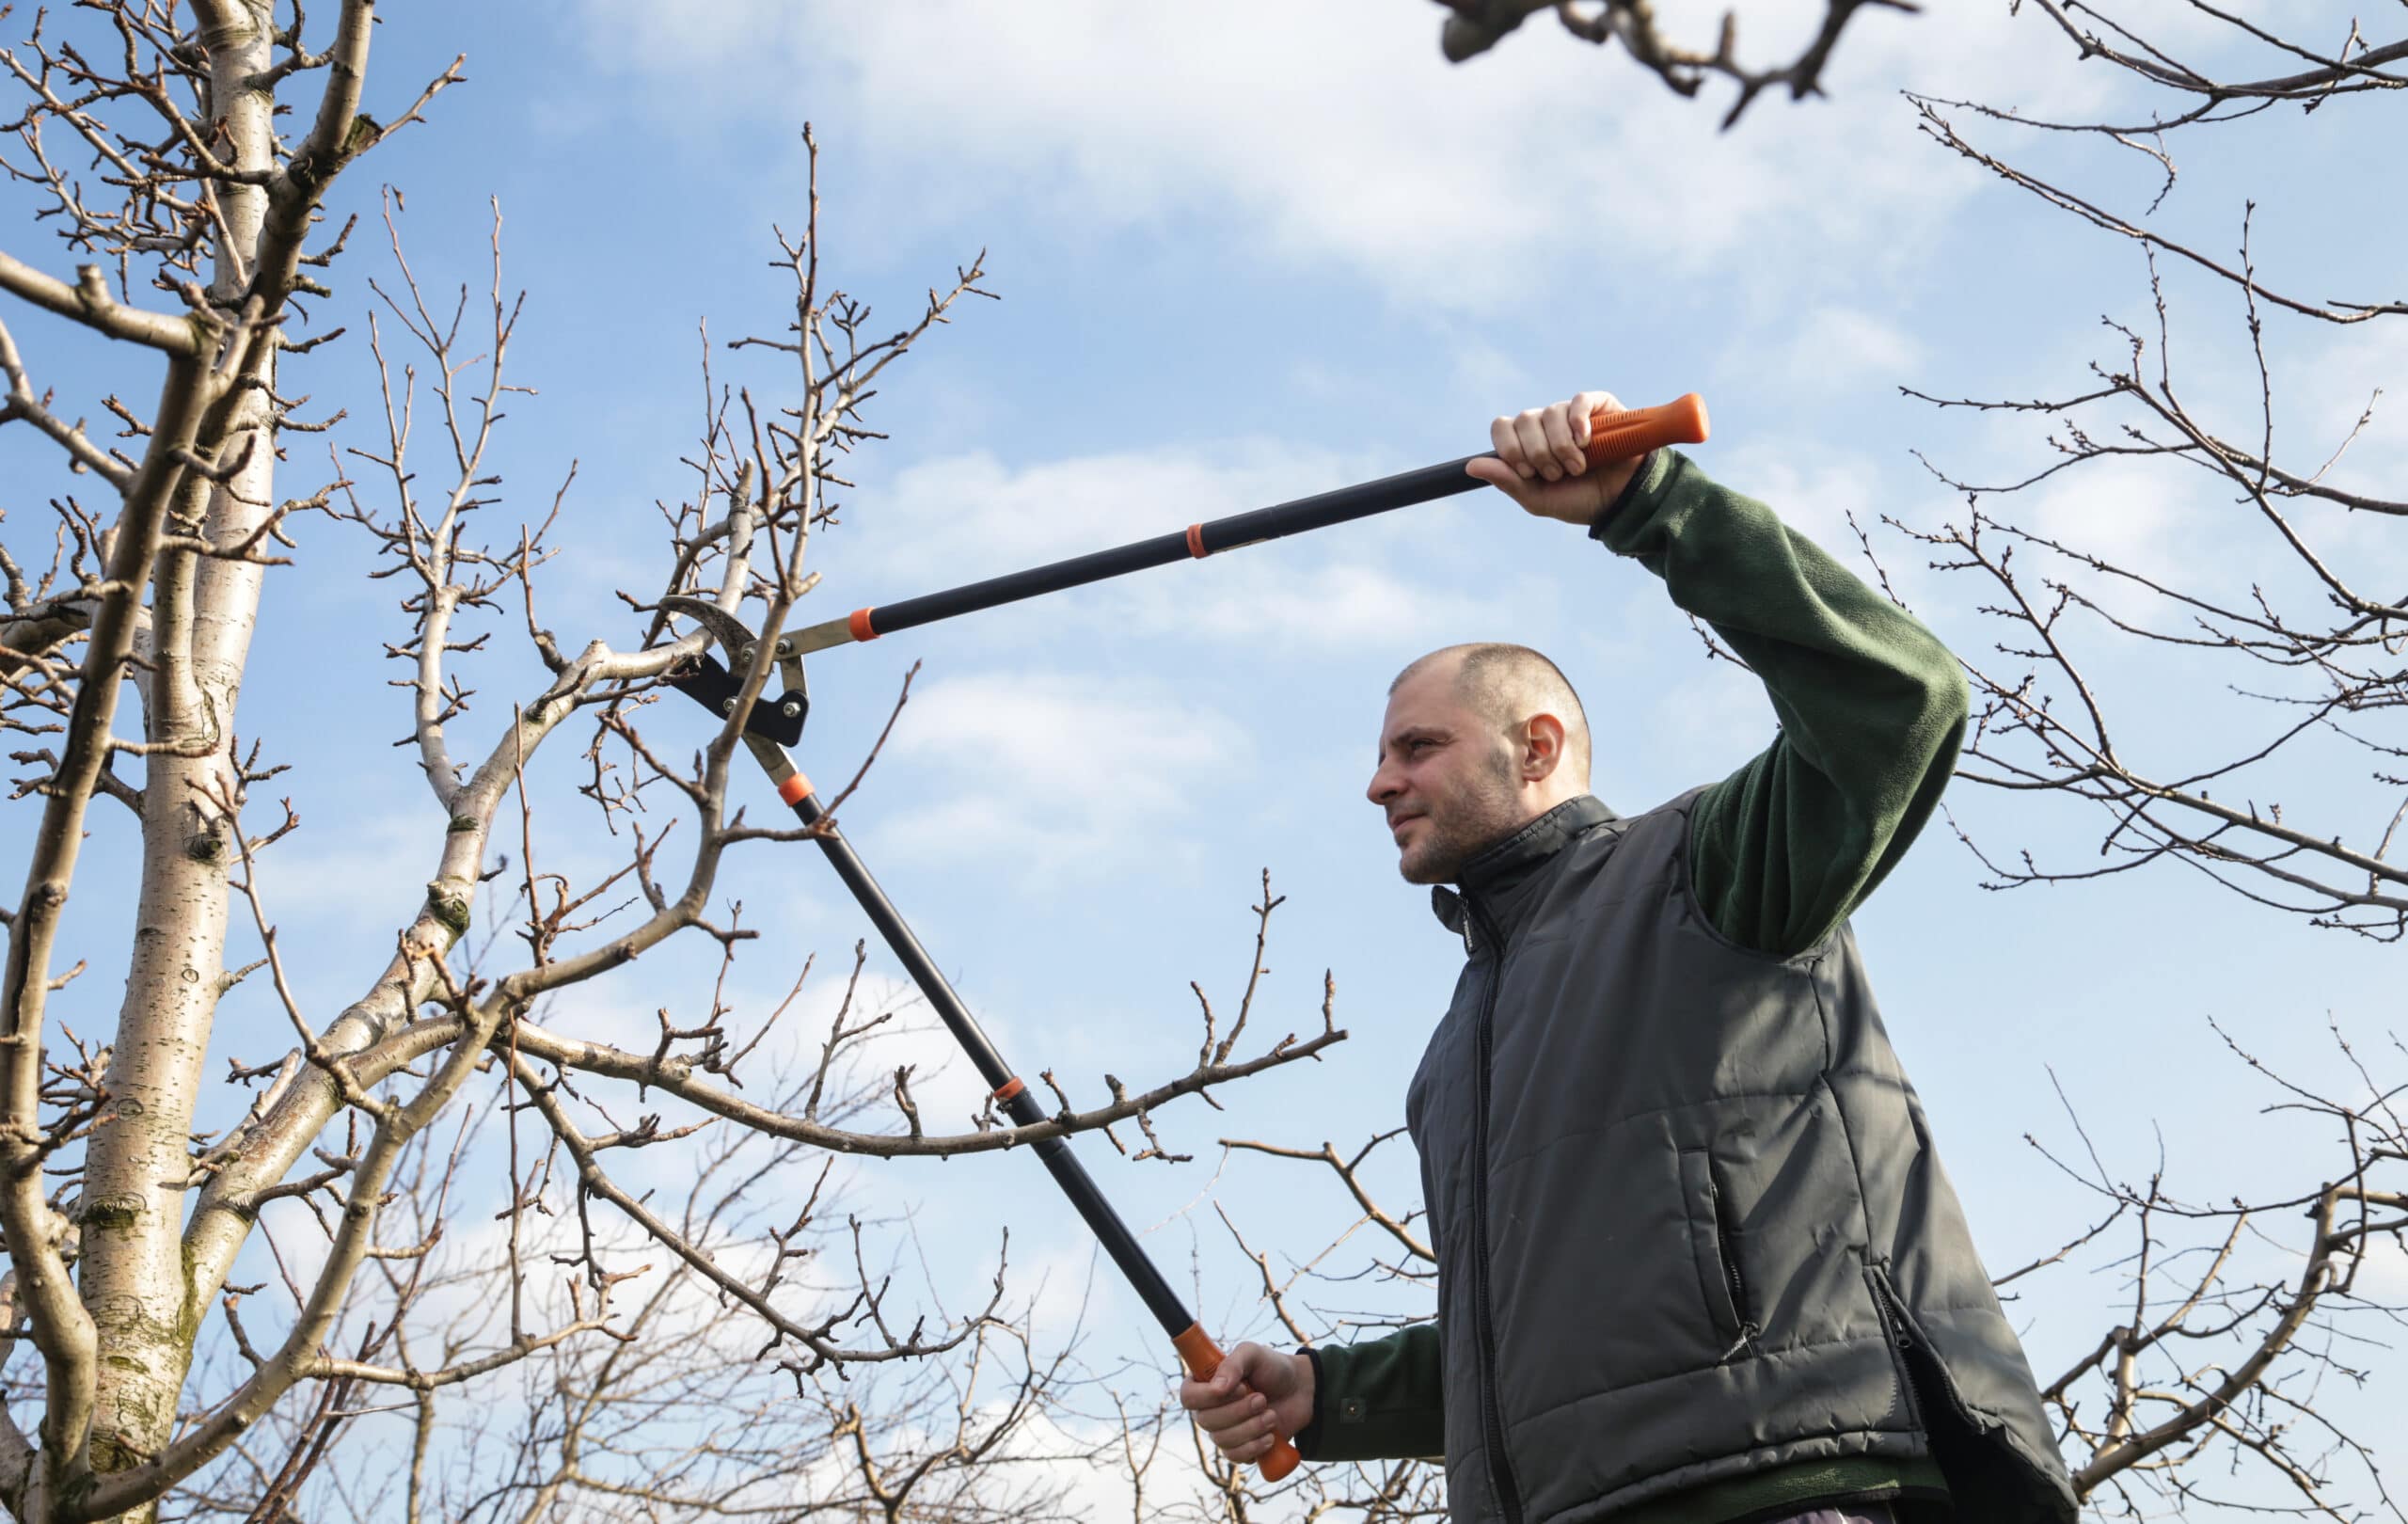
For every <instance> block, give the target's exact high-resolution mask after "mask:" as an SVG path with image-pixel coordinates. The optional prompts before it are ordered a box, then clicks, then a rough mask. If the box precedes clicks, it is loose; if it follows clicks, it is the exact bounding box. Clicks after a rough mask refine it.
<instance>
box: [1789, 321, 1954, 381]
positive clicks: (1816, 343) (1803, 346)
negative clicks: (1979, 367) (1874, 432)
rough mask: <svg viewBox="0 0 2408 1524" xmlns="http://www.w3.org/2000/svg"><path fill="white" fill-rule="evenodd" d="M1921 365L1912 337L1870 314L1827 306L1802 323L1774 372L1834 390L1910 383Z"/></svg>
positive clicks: (1917, 345)
mask: <svg viewBox="0 0 2408 1524" xmlns="http://www.w3.org/2000/svg"><path fill="white" fill-rule="evenodd" d="M1922 361H1923V345H1922V344H1920V343H1919V342H1917V341H1915V338H1914V336H1913V335H1911V334H1909V333H1908V332H1906V331H1905V330H1903V329H1901V328H1899V327H1898V326H1897V325H1894V324H1892V323H1889V322H1886V321H1884V320H1883V319H1881V318H1879V317H1877V316H1876V315H1874V314H1873V313H1871V312H1867V311H1863V310H1860V309H1857V308H1852V307H1840V306H1832V305H1829V304H1826V305H1824V306H1820V307H1816V308H1814V309H1813V310H1809V311H1808V312H1807V313H1806V314H1805V315H1804V316H1803V317H1801V318H1799V319H1798V322H1797V324H1796V325H1794V327H1793V328H1792V329H1791V331H1790V333H1789V336H1788V342H1787V343H1786V344H1785V345H1784V346H1783V347H1782V351H1781V353H1780V355H1779V357H1778V358H1777V359H1776V361H1775V367H1776V368H1777V369H1778V370H1779V371H1780V372H1781V373H1783V374H1785V375H1786V376H1787V377H1788V378H1789V380H1790V381H1791V382H1792V383H1794V384H1795V385H1797V386H1799V387H1802V388H1811V389H1830V388H1835V387H1839V386H1842V385H1845V384H1846V383H1848V382H1852V381H1859V380H1862V379H1864V378H1867V377H1873V378H1877V379H1879V380H1882V381H1897V380H1902V379H1905V378H1907V377H1908V376H1909V374H1910V373H1912V372H1913V370H1914V368H1915V367H1916V366H1917V365H1919V364H1921V363H1922Z"/></svg>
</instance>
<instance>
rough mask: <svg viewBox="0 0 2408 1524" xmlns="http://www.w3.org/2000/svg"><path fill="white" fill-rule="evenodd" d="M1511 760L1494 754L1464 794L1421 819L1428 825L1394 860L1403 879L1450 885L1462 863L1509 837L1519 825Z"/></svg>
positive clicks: (1461, 867)
mask: <svg viewBox="0 0 2408 1524" xmlns="http://www.w3.org/2000/svg"><path fill="white" fill-rule="evenodd" d="M1517 781H1518V780H1517V778H1516V776H1515V772H1514V768H1513V760H1512V759H1511V758H1510V757H1499V758H1497V761H1496V764H1495V765H1494V767H1492V768H1490V769H1487V770H1482V771H1481V773H1480V774H1479V776H1478V777H1477V779H1475V780H1474V784H1473V786H1472V787H1471V788H1470V789H1469V790H1467V791H1466V792H1465V795H1464V797H1463V798H1462V799H1460V800H1458V801H1455V802H1452V803H1450V804H1449V805H1448V806H1447V807H1446V808H1445V809H1444V810H1443V811H1441V810H1433V811H1431V812H1430V813H1429V814H1428V815H1426V816H1424V817H1423V818H1424V819H1426V820H1428V821H1429V822H1430V829H1429V832H1428V833H1427V834H1425V835H1424V836H1423V837H1422V838H1421V839H1420V840H1419V841H1418V842H1416V843H1414V844H1413V845H1412V846H1411V847H1408V848H1406V849H1404V850H1403V851H1402V853H1400V854H1399V856H1398V858H1397V865H1396V866H1397V871H1398V872H1399V873H1400V874H1402V875H1403V877H1404V881H1405V882H1407V883H1452V882H1454V881H1456V879H1457V877H1458V876H1459V875H1460V874H1461V873H1462V872H1463V867H1464V865H1465V864H1466V863H1468V862H1470V861H1471V860H1472V859H1473V858H1475V857H1478V856H1479V855H1480V854H1481V852H1483V851H1485V850H1487V849H1489V848H1490V847H1493V846H1495V845H1496V844H1497V842H1499V841H1502V840H1503V839H1504V838H1505V837H1506V836H1508V835H1511V834H1512V833H1513V832H1514V831H1515V830H1516V829H1518V828H1519V827H1520V825H1521V823H1522V821H1521V813H1520V810H1519V808H1518V802H1517V800H1516V798H1515V795H1516V788H1515V784H1516V782H1517Z"/></svg>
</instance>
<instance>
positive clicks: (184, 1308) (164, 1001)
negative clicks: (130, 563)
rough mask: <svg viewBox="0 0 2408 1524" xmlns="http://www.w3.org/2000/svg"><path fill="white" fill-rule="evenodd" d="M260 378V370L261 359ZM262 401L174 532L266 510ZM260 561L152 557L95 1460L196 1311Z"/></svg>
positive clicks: (162, 1413) (170, 1405)
mask: <svg viewBox="0 0 2408 1524" xmlns="http://www.w3.org/2000/svg"><path fill="white" fill-rule="evenodd" d="M229 9H230V11H231V14H222V15H220V16H218V17H215V18H213V19H214V21H215V22H216V24H214V25H212V26H210V27H208V28H206V29H205V30H204V32H203V37H202V40H203V42H204V44H205V46H206V47H207V48H208V52H209V70H210V126H211V128H212V130H213V132H214V135H216V137H217V141H218V142H220V143H221V144H223V145H224V148H223V149H222V150H221V151H223V152H225V153H226V154H227V155H228V156H229V157H230V160H231V161H232V162H233V164H234V165H235V166H236V167H239V168H242V169H246V170H258V171H266V170H269V169H272V168H273V167H274V139H273V135H272V128H271V124H270V111H271V108H272V107H273V105H274V100H273V97H272V96H271V95H270V94H269V93H268V92H266V91H263V90H261V89H257V88H255V87H252V85H251V83H250V81H251V79H252V77H253V76H254V75H256V74H258V73H259V72H261V71H264V70H265V69H267V68H268V66H269V65H270V63H271V62H272V61H273V59H272V55H271V48H272V43H273V28H272V17H271V15H270V12H269V9H268V8H267V7H266V6H265V5H261V4H258V3H256V0H243V3H242V5H241V6H240V7H239V8H229ZM219 199H220V203H221V206H222V209H223V212H224V215H225V220H226V227H227V236H226V237H225V238H224V239H223V240H222V241H221V243H220V244H219V246H218V247H217V248H216V250H215V260H214V270H213V272H212V276H213V278H212V280H211V285H210V295H211V297H212V298H213V300H214V303H215V304H216V305H217V306H218V307H219V309H220V310H225V311H228V312H229V313H231V312H232V311H233V310H235V309H237V308H239V307H240V305H241V304H242V302H243V300H244V298H245V294H246V288H247V287H248V286H249V284H250V279H251V275H252V273H253V272H254V270H255V269H256V267H257V263H258V260H259V255H260V251H261V239H260V231H261V227H262V225H263V222H264V218H265V215H266V212H267V192H266V191H265V190H264V189H263V188H261V187H260V186H255V185H242V184H221V185H220V187H219ZM261 379H262V380H263V381H266V382H268V383H269V384H271V385H272V384H273V380H274V371H273V367H272V364H271V365H269V366H267V367H263V368H262V373H261ZM267 418H268V405H267V401H266V395H265V393H264V392H263V391H261V390H258V389H253V390H250V391H248V392H246V393H245V394H244V395H243V396H242V397H241V398H240V399H239V400H237V402H236V403H235V405H234V409H233V412H232V414H231V418H230V423H229V426H228V427H227V428H226V429H225V430H224V432H223V433H222V434H221V435H220V436H219V437H216V438H212V439H204V440H203V441H201V443H202V447H203V448H204V449H205V450H207V449H213V448H214V451H215V453H216V456H217V459H218V460H219V461H220V462H221V463H223V462H230V461H233V460H236V459H241V460H243V462H244V464H243V466H242V468H241V469H240V470H239V471H237V472H236V473H235V474H234V475H233V477H232V478H231V479H230V481H229V482H227V483H225V484H212V483H210V482H207V481H205V480H203V479H200V478H198V477H195V478H193V479H191V480H190V481H189V482H188V484H187V490H186V491H185V492H184V493H182V494H181V495H180V497H179V500H178V501H177V504H176V511H175V513H174V515H173V516H172V517H171V519H170V522H169V525H168V529H169V532H170V533H171V534H174V535H179V536H183V537H187V538H189V537H194V536H198V537H201V538H204V539H206V540H207V541H209V542H211V543H214V544H217V545H225V544H229V543H231V542H237V541H240V540H241V539H242V538H243V537H244V536H245V535H246V534H247V533H248V532H251V531H252V530H254V529H256V528H258V526H259V524H260V523H261V520H262V519H264V518H265V517H266V516H267V515H268V514H269V513H271V512H272V511H273V502H274V498H273V494H274V491H275V461H276V452H275V448H274V440H273V438H272V437H271V436H270V435H269V433H268V430H267V429H266V427H265V424H266V422H267ZM263 570H264V568H263V567H262V566H261V565H260V564H257V563H256V562H251V561H231V560H225V559H218V558H213V557H205V556H201V555H199V554H197V553H196V552H195V551H194V550H192V549H190V548H179V547H170V548H166V549H163V550H162V551H161V552H160V553H159V555H158V557H157V559H156V562H155V564H154V566H153V571H152V578H151V609H152V629H153V644H152V652H153V661H154V663H155V665H154V668H153V671H152V673H151V674H150V681H149V682H148V683H146V684H145V685H143V691H144V697H145V700H146V702H145V705H144V710H145V715H144V719H145V724H144V735H145V739H146V741H147V742H148V743H149V744H150V746H151V747H152V748H154V750H152V751H151V752H150V754H149V756H148V758H147V760H146V765H145V768H144V791H143V822H142V844H143V848H142V872H141V888H140V899H139V902H138V905H137V908H136V912H135V935H134V944H133V948H132V958H131V960H130V963H129V967H128V969H127V975H126V987H125V996H124V1000H123V1004H122V1006H121V1008H120V1009H119V1018H118V1028H117V1030H118V1040H117V1045H116V1049H115V1053H114V1055H113V1056H112V1059H111V1062H110V1065H109V1070H108V1077H107V1081H106V1089H107V1092H108V1098H109V1099H108V1105H109V1112H108V1115H109V1120H108V1122H107V1123H106V1125H104V1126H103V1127H101V1128H100V1129H99V1130H98V1131H97V1132H96V1133H95V1134H94V1135H93V1137H92V1140H91V1144H90V1147H89V1151H88V1153H87V1176H86V1183H85V1194H84V1198H83V1201H82V1205H81V1207H80V1209H79V1210H78V1212H77V1213H76V1220H77V1222H78V1225H79V1226H80V1228H81V1230H82V1248H83V1261H82V1263H81V1266H80V1278H81V1283H82V1284H81V1289H82V1293H83V1300H84V1304H85V1306H86V1307H87V1309H88V1310H90V1313H91V1317H92V1322H93V1325H94V1327H95V1329H96V1331H97V1332H98V1335H99V1339H100V1342H101V1347H102V1349H103V1350H104V1351H105V1352H106V1354H105V1357H104V1358H103V1359H102V1361H101V1362H100V1364H99V1367H98V1369H97V1372H96V1379H95V1386H94V1392H93V1411H92V1418H91V1438H90V1452H89V1458H90V1464H91V1467H92V1469H93V1470H94V1471H96V1472H99V1473H102V1474H106V1473H108V1472H112V1471H117V1470H121V1469H123V1468H126V1467H129V1466H134V1465H138V1464H140V1463H141V1462H142V1461H144V1460H147V1459H149V1458H150V1457H151V1456H152V1455H154V1454H156V1453H158V1452H159V1451H160V1450H161V1449H163V1448H164V1447H165V1446H166V1442H167V1440H168V1438H169V1437H170V1435H171V1433H172V1431H173V1428H174V1424H175V1418H176V1409H177V1404H178V1398H179V1394H180V1393H181V1392H182V1388H183V1384H184V1378H185V1375H186V1373H187V1369H188V1367H189V1364H190V1361H191V1357H192V1349H193V1335H194V1332H195V1330H196V1328H197V1327H198V1322H199V1320H200V1318H201V1317H202V1316H203V1315H204V1313H205V1308H203V1307H199V1306H196V1305H193V1304H192V1302H191V1301H190V1300H189V1298H188V1296H187V1291H186V1277H185V1275H184V1271H183V1253H182V1228H183V1215H184V1214H183V1202H184V1195H185V1184H184V1182H185V1181H186V1180H187V1178H188V1177H189V1176H190V1175H191V1174H192V1160H191V1153H190V1150H189V1147H188V1143H187V1140H188V1138H189V1135H190V1133H191V1127H192V1117H193V1110H194V1106H195V1104H196V1103H197V1100H198V1088H199V1084H200V1081H201V1077H202V1075H203V1073H204V1072H205V1071H206V1068H207V1065H206V1062H205V1060H206V1057H207V1055H208V1049H209V1037H210V1029H211V1025H212V1023H213V1020H214V1016H215V1013H216V1008H217V1002H218V1000H219V997H220V996H221V995H222V994H223V992H224V989H225V978H226V975H225V945H226V924H227V908H228V897H229V895H230V884H229V880H228V872H229V866H230V864H231V863H233V862H235V861H237V860H238V859H239V858H240V856H241V853H240V850H239V847H238V844H237V843H236V842H234V841H233V839H232V837H231V833H232V832H234V831H237V830H239V829H241V827H240V822H239V819H238V818H234V817H233V816H232V815H231V814H230V812H229V810H228V808H227V807H226V806H227V805H229V804H239V802H240V799H241V788H242V780H241V777H240V775H239V771H238V769H237V766H236V763H235V761H234V758H233V757H232V755H231V747H232V737H233V732H234V713H235V704H236V701H237V699H238V697H239V695H240V692H241V688H242V675H243V669H244V664H245V662H246V660H247V659H248V656H249V651H250V640H251V632H252V629H253V627H254V621H255V619H256V616H257V613H258V610H259V600H260V591H261V577H262V573H263ZM154 1514H155V1509H143V1510H139V1511H137V1512H135V1513H133V1514H128V1515H122V1516H121V1517H125V1518H130V1519H141V1520H148V1519H149V1518H150V1517H152V1516H154Z"/></svg>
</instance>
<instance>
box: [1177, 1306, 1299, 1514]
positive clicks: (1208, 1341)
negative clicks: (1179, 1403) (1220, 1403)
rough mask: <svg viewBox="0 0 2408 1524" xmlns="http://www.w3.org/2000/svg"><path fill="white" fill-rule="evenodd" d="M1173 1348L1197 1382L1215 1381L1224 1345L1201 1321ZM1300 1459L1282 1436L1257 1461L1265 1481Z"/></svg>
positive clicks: (1274, 1480) (1189, 1327) (1269, 1480)
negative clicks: (1213, 1340)
mask: <svg viewBox="0 0 2408 1524" xmlns="http://www.w3.org/2000/svg"><path fill="white" fill-rule="evenodd" d="M1171 1347H1172V1348H1174V1349H1176V1350H1178V1351H1179V1358H1180V1364H1182V1365H1184V1366H1186V1367H1187V1373H1188V1374H1189V1375H1192V1376H1194V1377H1195V1378H1196V1380H1198V1381H1210V1380H1212V1373H1213V1372H1215V1371H1217V1370H1219V1369H1220V1368H1221V1346H1220V1345H1218V1344H1216V1343H1214V1342H1212V1335H1211V1334H1208V1333H1206V1332H1205V1331H1204V1326H1203V1325H1202V1324H1200V1323H1191V1324H1189V1325H1188V1326H1187V1331H1186V1332H1185V1333H1182V1334H1180V1335H1178V1336H1177V1337H1175V1338H1173V1339H1172V1340H1171ZM1301 1458H1302V1457H1301V1456H1299V1455H1298V1454H1297V1453H1296V1447H1295V1446H1294V1445H1292V1444H1291V1443H1289V1442H1288V1441H1287V1440H1286V1439H1284V1438H1283V1439H1281V1440H1279V1441H1278V1442H1277V1443H1276V1444H1275V1445H1273V1446H1272V1447H1271V1453H1269V1454H1267V1455H1265V1456H1263V1457H1262V1459H1261V1460H1259V1461H1258V1462H1256V1463H1255V1464H1256V1466H1257V1467H1258V1468H1259V1469H1260V1470H1261V1472H1262V1479H1263V1480H1264V1481H1265V1482H1276V1481H1278V1480H1279V1479H1280V1478H1281V1477H1283V1476H1286V1475H1287V1474H1288V1473H1289V1472H1290V1471H1292V1470H1294V1469H1295V1468H1296V1462H1297V1461H1298V1460H1299V1459H1301Z"/></svg>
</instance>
